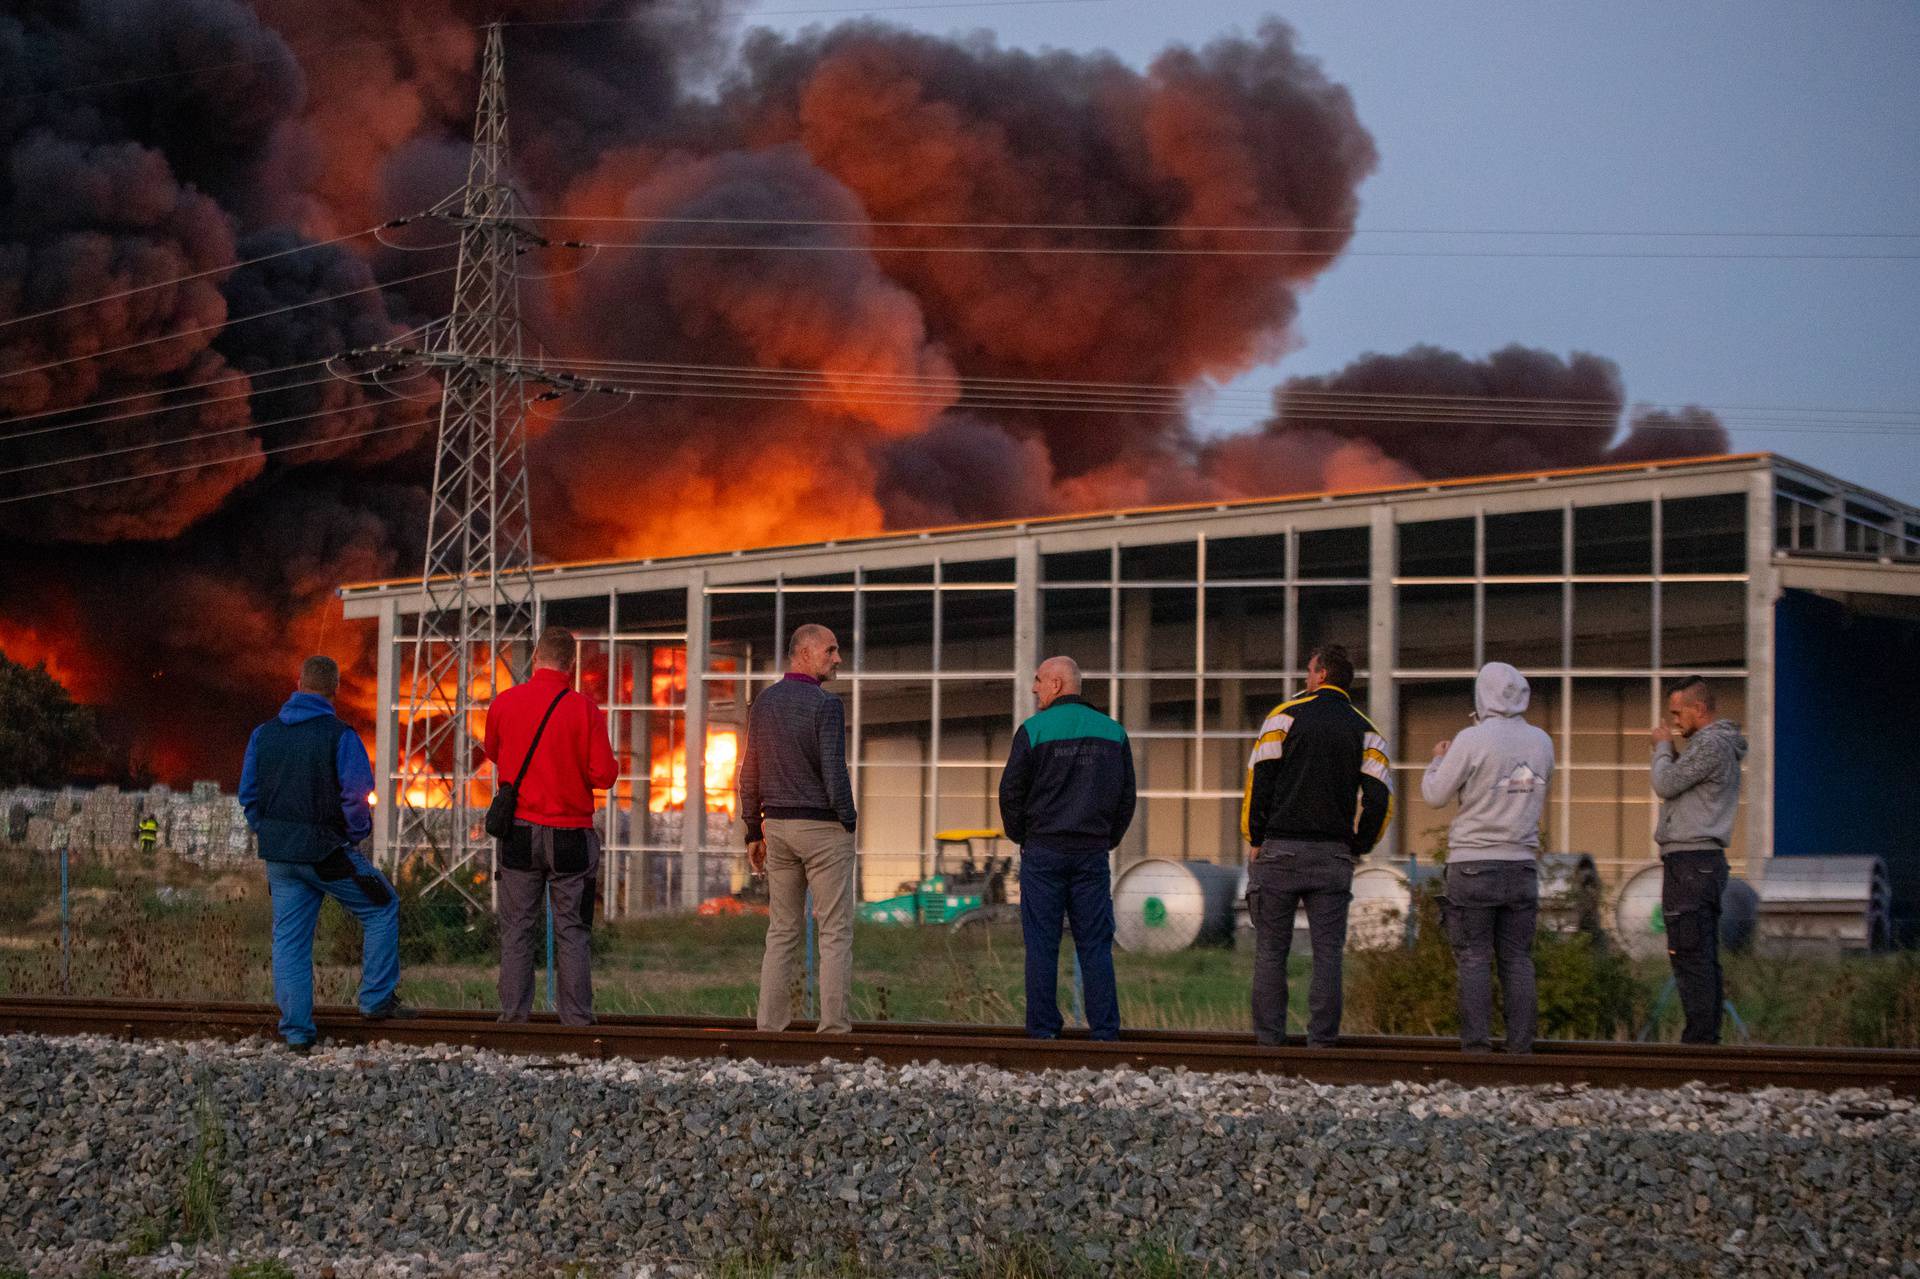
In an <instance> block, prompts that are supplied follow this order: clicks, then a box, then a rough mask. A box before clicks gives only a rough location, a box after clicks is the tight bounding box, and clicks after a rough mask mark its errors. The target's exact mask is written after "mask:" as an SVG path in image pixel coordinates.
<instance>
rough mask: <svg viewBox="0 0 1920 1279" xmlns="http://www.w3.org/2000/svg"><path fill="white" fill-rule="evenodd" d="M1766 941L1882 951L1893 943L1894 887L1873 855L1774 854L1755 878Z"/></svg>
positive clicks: (1837, 948)
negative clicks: (1777, 855) (1763, 870)
mask: <svg viewBox="0 0 1920 1279" xmlns="http://www.w3.org/2000/svg"><path fill="white" fill-rule="evenodd" d="M1760 931H1761V935H1762V936H1763V937H1764V938H1765V939H1766V941H1767V943H1768V944H1769V945H1775V944H1778V945H1781V946H1783V947H1816V948H1821V949H1836V950H1883V949H1885V948H1886V947H1888V946H1890V945H1891V944H1892V942H1893V887H1892V883H1891V881H1889V879H1888V878H1887V864H1886V862H1884V861H1883V860H1881V859H1880V858H1878V857H1775V858H1773V859H1772V860H1770V861H1769V862H1768V863H1767V868H1766V872H1765V874H1764V875H1763V876H1762V877H1761V880H1760Z"/></svg>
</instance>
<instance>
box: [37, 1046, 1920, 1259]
mask: <svg viewBox="0 0 1920 1279" xmlns="http://www.w3.org/2000/svg"><path fill="white" fill-rule="evenodd" d="M208 1147H211V1151H210V1152H209V1154H208V1158H207V1159H203V1162H206V1163H209V1166H210V1167H211V1168H212V1172H211V1174H210V1176H211V1184H212V1186H213V1187H214V1189H215V1196H214V1197H215V1199H216V1200H217V1202H218V1203H219V1206H220V1220H221V1224H222V1232H221V1235H220V1239H219V1241H218V1243H217V1244H216V1245H208V1246H203V1247H202V1248H201V1249H200V1250H199V1251H198V1252H196V1251H195V1250H194V1249H193V1248H182V1249H175V1248H173V1247H171V1246H170V1245H167V1244H164V1243H162V1244H161V1245H160V1250H159V1251H158V1252H155V1253H152V1254H151V1255H146V1256H142V1257H132V1256H128V1255H126V1254H127V1252H128V1244H129V1243H130V1242H136V1241H137V1242H138V1243H139V1245H140V1247H141V1248H143V1249H150V1248H152V1247H153V1246H154V1245H155V1243H156V1242H158V1241H159V1239H160V1238H161V1237H163V1236H165V1235H168V1234H172V1235H177V1234H178V1233H179V1231H180V1227H179V1210H180V1206H181V1203H182V1198H183V1194H184V1192H185V1188H186V1187H187V1184H188V1181H189V1176H190V1173H189V1169H190V1165H191V1164H192V1163H193V1161H194V1158H195V1155H196V1151H205V1150H206V1148H208ZM202 1182H203V1184H207V1183H206V1179H205V1178H204V1177H203V1178H202ZM1916 1234H1920V1113H1917V1112H1916V1110H1915V1108H1914V1106H1913V1104H1912V1103H1911V1102H1908V1101H1905V1100H1902V1099H1896V1098H1892V1097H1889V1096H1886V1095H1884V1094H1879V1093H1862V1092H1848V1093H1818V1094H1816V1093H1806V1092H1794V1091H1785V1090H1773V1091H1766V1092H1755V1093H1717V1092H1709V1091H1705V1090H1699V1089H1683V1090H1677V1091H1671V1092H1652V1091H1615V1090H1601V1089H1570V1090H1569V1089H1526V1088H1501V1089H1474V1090H1466V1089H1460V1088H1455V1087H1452V1086H1450V1085H1431V1086H1430V1085H1394V1086H1387V1087H1331V1086H1325V1085H1316V1084H1309V1083H1300V1082H1294V1081H1288V1080H1279V1079H1275V1078H1268V1077H1262V1076H1249V1075H1198V1074H1188V1073H1185V1072H1178V1071H1175V1072H1168V1071H1154V1072H1149V1073H1138V1072H1131V1071H1122V1072H1116V1073H1110V1074H1094V1073H1090V1072H1057V1073H1052V1074H1046V1075H1028V1074H1015V1073H1009V1072H1005V1071H1000V1070H994V1069H990V1068H986V1067H979V1066H965V1067H946V1066H916V1067H908V1068H889V1067H883V1066H880V1065H878V1064H877V1063H868V1064H863V1065H850V1064H837V1063H825V1064H822V1065H820V1066H817V1067H771V1066H761V1065H757V1064H755V1063H752V1062H656V1063H628V1062H586V1061H578V1060H573V1059H566V1058H559V1059H546V1060H534V1059H528V1058H513V1057H503V1056H499V1055H496V1054H492V1053H486V1052H480V1051H475V1050H470V1049H452V1048H448V1049H402V1048H393V1047H378V1048H366V1047H351V1048H345V1047H343V1048H339V1049H333V1050H323V1051H320V1052H317V1053H315V1054H314V1055H313V1056H311V1057H307V1058H295V1057H292V1056H290V1055H288V1054H286V1053H285V1052H283V1051H281V1050H280V1049H278V1048H277V1047H275V1046H272V1045H265V1044H240V1045H223V1044H213V1043H197V1044H176V1043H133V1044H129V1043H122V1042H118V1041H113V1040H107V1039H98V1038H76V1039H41V1038H35V1037H30V1036H6V1037H0V1273H4V1270H5V1268H6V1267H7V1266H12V1267H14V1268H16V1269H19V1270H24V1271H25V1272H26V1273H28V1274H33V1275H36V1276H37V1275H42V1274H46V1275H62V1274H72V1275H85V1274H94V1273H98V1272H99V1270H100V1269H101V1265H102V1262H103V1261H105V1262H107V1263H110V1268H111V1269H115V1270H118V1271H120V1272H123V1273H126V1274H129V1275H136V1276H138V1275H147V1274H155V1275H158V1274H182V1273H186V1272H188V1271H189V1270H190V1269H191V1271H192V1273H194V1274H196V1275H216V1276H217V1275H225V1274H226V1273H227V1269H226V1266H227V1264H228V1263H229V1262H233V1261H240V1260H245V1259H267V1258H283V1259H284V1260H285V1261H286V1263H287V1265H288V1268H289V1269H291V1270H292V1272H293V1273H296V1274H300V1275H329V1276H332V1279H361V1277H363V1276H366V1277H370V1276H375V1275H381V1276H386V1275H393V1276H400V1275H442V1274H445V1275H454V1274H458V1275H467V1276H476V1277H480V1276H488V1275H501V1276H506V1275H522V1274H525V1275H536V1274H554V1273H559V1272H562V1268H563V1267H566V1266H569V1265H571V1266H573V1267H574V1270H573V1273H574V1274H576V1275H579V1276H583V1277H584V1276H590V1275H604V1276H608V1277H613V1276H634V1277H638V1276H643V1275H644V1276H651V1275H661V1276H665V1275H669V1274H675V1275H679V1274H685V1275H697V1274H702V1273H705V1272H706V1270H707V1268H708V1263H712V1262H715V1261H716V1260H719V1259H725V1258H731V1259H733V1260H735V1261H739V1260H742V1259H748V1258H752V1259H762V1260H779V1261H784V1262H787V1263H790V1264H791V1266H792V1268H793V1269H794V1271H795V1272H796V1273H798V1272H802V1271H804V1270H806V1269H807V1268H808V1267H812V1268H813V1269H816V1270H822V1271H824V1272H825V1273H834V1274H839V1273H874V1274H931V1273H951V1272H954V1271H960V1272H965V1271H966V1270H967V1268H968V1267H969V1266H970V1265H971V1266H974V1267H978V1266H979V1265H981V1263H982V1262H983V1261H990V1260H991V1259H993V1258H996V1257H1003V1256H1004V1255H1005V1254H1006V1252H1007V1250H1008V1249H1010V1248H1011V1249H1027V1250H1034V1249H1039V1250H1041V1251H1044V1252H1049V1253H1052V1254H1053V1255H1055V1256H1056V1257H1058V1258H1059V1259H1060V1260H1061V1264H1062V1265H1077V1266H1079V1267H1081V1268H1082V1270H1080V1271H1077V1272H1076V1273H1099V1272H1100V1271H1102V1270H1104V1269H1107V1268H1110V1267H1112V1268H1120V1267H1124V1266H1126V1265H1129V1264H1133V1265H1136V1266H1138V1265H1141V1264H1143V1263H1142V1260H1141V1259H1142V1258H1146V1257H1152V1258H1154V1259H1155V1260H1156V1262H1157V1264H1158V1265H1159V1266H1160V1267H1161V1269H1159V1270H1156V1271H1153V1273H1156V1274H1172V1273H1178V1274H1199V1273H1207V1274H1230V1275H1239V1274H1294V1273H1301V1274H1326V1273H1356V1274H1359V1273H1364V1274H1369V1275H1427V1274H1493V1275H1502V1276H1531V1275H1545V1276H1551V1277H1552V1279H1562V1277H1564V1276H1584V1275H1591V1274H1611V1275H1640V1274H1645V1275H1654V1274H1661V1275H1669V1274H1728V1275H1734V1274H1738V1275H1789V1274H1793V1275H1799V1274H1887V1275H1903V1276H1920V1241H1917V1240H1916V1237H1915V1236H1916ZM856 1260H857V1264H856ZM1141 1273H1145V1271H1144V1270H1143V1271H1141Z"/></svg>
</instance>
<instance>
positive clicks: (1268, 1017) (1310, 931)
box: [1247, 839, 1353, 1047]
mask: <svg viewBox="0 0 1920 1279" xmlns="http://www.w3.org/2000/svg"><path fill="white" fill-rule="evenodd" d="M1302 902H1305V903H1306V907H1307V938H1308V940H1309V941H1311V942H1312V943H1313V984H1312V986H1311V987H1310V988H1309V989H1308V991H1307V1043H1309V1044H1311V1045H1314V1046H1316V1047H1324V1046H1325V1045H1328V1044H1331V1043H1333V1042H1334V1040H1336V1039H1337V1038H1339V1035H1340V958H1341V955H1342V954H1343V953H1344V952H1345V950H1346V947H1347V907H1348V906H1349V905H1350V904H1352V902H1353V853H1352V852H1351V850H1349V849H1348V847H1347V846H1346V845H1345V844H1341V843H1337V842H1335V841H1332V840H1304V839H1270V840H1268V841H1267V842H1266V843H1265V844H1263V845H1261V847H1260V852H1259V854H1258V855H1257V856H1255V858H1254V859H1253V865H1252V866H1251V867H1249V868H1248V870H1247V915H1248V917H1249V918H1250V919H1252V921H1253V1036H1254V1038H1255V1039H1257V1040H1259V1041H1260V1042H1261V1043H1263V1044H1282V1043H1285V1042H1286V1039H1287V958H1288V956H1289V955H1290V954H1291V953H1292V951H1293V912H1294V910H1295V909H1296V908H1297V907H1298V906H1299V905H1300V904H1301V903H1302Z"/></svg>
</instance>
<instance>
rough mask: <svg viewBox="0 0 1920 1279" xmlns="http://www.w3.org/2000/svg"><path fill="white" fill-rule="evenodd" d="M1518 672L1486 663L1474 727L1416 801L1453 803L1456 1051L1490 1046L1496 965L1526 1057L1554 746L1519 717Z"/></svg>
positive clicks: (1440, 760) (1438, 758)
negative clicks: (1539, 860) (1543, 821)
mask: <svg viewBox="0 0 1920 1279" xmlns="http://www.w3.org/2000/svg"><path fill="white" fill-rule="evenodd" d="M1532 695H1533V694H1532V690H1531V689H1530V688H1528V686H1527V680H1526V677H1525V676H1524V675H1522V674H1521V673H1520V672H1519V671H1517V670H1515V669H1514V668H1513V667H1511V666H1509V665H1507V664H1506V663H1505V662H1488V663H1487V664H1486V665H1485V666H1482V667H1481V668H1480V675H1479V678H1478V679H1476V680H1475V681H1474V686H1473V703H1474V717H1473V718H1474V723H1473V726H1472V727H1470V728H1467V729H1463V730H1462V731H1461V733H1460V735H1459V736H1458V737H1455V738H1454V739H1453V740H1452V741H1450V742H1447V741H1443V742H1441V743H1439V744H1438V745H1436V746H1435V747H1434V748H1433V762H1432V763H1430V764H1428V765H1427V771H1426V774H1425V775H1424V776H1423V777H1421V779H1420V794H1421V797H1422V798H1424V799H1425V800H1426V801H1427V803H1428V804H1430V805H1432V806H1433V807H1435V808H1438V807H1441V806H1442V805H1445V804H1451V803H1453V802H1454V801H1455V800H1458V801H1459V802H1460V813H1459V815H1458V816H1456V817H1455V818H1454V819H1453V825H1452V826H1451V827H1450V828H1448V831H1447V939H1448V940H1449V941H1450V942H1451V943H1452V944H1453V960H1454V963H1455V964H1456V965H1458V967H1459V972H1460V1044H1461V1047H1463V1048H1465V1049H1466V1050H1467V1051H1468V1052H1487V1051H1489V1050H1490V1049H1491V1048H1492V1047H1493V960H1494V957H1495V955H1498V956H1499V960H1500V987H1501V990H1502V991H1503V992H1505V995H1506V1001H1505V1002H1506V1011H1507V1039H1506V1050H1507V1051H1508V1052H1510V1053H1526V1052H1532V1051H1533V1035H1534V1026H1535V1024H1536V1022H1537V1021H1538V1019H1539V1013H1538V1005H1537V1000H1536V997H1535V994H1534V981H1533V929H1534V923H1535V921H1536V920H1537V919H1538V918H1539V914H1540V873H1539V870H1538V867H1537V866H1536V865H1535V861H1534V859H1535V858H1536V857H1538V856H1539V854H1540V813H1541V811H1542V810H1543V809H1544V808H1545V807H1546V803H1547V783H1548V780H1549V779H1550V778H1552V776H1553V739H1552V738H1550V737H1548V736H1547V735H1546V733H1544V732H1543V731H1541V730H1540V729H1538V728H1535V727H1534V726H1533V725H1532V724H1529V723H1527V721H1526V720H1525V719H1523V718H1521V716H1522V715H1523V714H1524V713H1525V712H1526V709H1527V703H1528V701H1529V700H1530V699H1531V698H1532Z"/></svg>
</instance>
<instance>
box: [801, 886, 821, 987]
mask: <svg viewBox="0 0 1920 1279" xmlns="http://www.w3.org/2000/svg"><path fill="white" fill-rule="evenodd" d="M804 909H805V910H806V912H807V1016H809V1017H818V1016H819V1015H820V1006H819V994H818V992H819V986H818V983H817V980H816V978H817V974H816V970H815V968H814V956H813V890H812V889H811V888H809V889H808V890H807V900H806V905H805V906H804Z"/></svg>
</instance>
